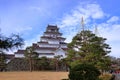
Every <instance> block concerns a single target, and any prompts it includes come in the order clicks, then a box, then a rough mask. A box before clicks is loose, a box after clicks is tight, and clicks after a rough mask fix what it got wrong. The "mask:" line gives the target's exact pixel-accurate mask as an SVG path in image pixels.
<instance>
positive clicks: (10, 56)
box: [5, 54, 15, 59]
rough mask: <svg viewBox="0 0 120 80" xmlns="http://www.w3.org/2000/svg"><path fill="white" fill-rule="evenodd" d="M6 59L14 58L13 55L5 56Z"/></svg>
mask: <svg viewBox="0 0 120 80" xmlns="http://www.w3.org/2000/svg"><path fill="white" fill-rule="evenodd" d="M5 57H6V59H12V58H14V57H15V55H14V54H5Z"/></svg>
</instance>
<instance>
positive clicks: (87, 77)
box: [68, 63, 100, 80]
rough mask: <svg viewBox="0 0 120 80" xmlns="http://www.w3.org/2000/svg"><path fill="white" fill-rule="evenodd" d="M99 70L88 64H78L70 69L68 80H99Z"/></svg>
mask: <svg viewBox="0 0 120 80" xmlns="http://www.w3.org/2000/svg"><path fill="white" fill-rule="evenodd" d="M99 75H100V72H99V70H98V69H97V68H96V67H94V66H93V65H90V64H84V63H83V64H78V65H76V66H74V67H71V68H70V72H69V75H68V76H69V79H70V80H97V79H98V78H99Z"/></svg>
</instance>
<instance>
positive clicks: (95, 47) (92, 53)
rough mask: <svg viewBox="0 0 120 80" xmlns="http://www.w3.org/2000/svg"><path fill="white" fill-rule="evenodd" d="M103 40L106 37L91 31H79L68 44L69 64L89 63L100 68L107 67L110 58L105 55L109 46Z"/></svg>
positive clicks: (108, 51) (108, 50)
mask: <svg viewBox="0 0 120 80" xmlns="http://www.w3.org/2000/svg"><path fill="white" fill-rule="evenodd" d="M105 41H106V38H103V37H98V36H96V35H95V34H93V33H92V32H91V31H87V30H85V31H81V32H80V33H79V34H77V35H76V36H75V37H74V38H73V39H72V42H71V43H69V44H68V48H69V50H68V57H67V60H68V61H69V64H70V65H73V64H78V63H89V64H92V65H95V66H96V67H98V68H99V69H102V70H104V69H106V68H107V69H108V68H109V65H110V59H109V57H108V56H107V55H108V53H110V49H111V48H110V47H109V45H108V44H106V43H105Z"/></svg>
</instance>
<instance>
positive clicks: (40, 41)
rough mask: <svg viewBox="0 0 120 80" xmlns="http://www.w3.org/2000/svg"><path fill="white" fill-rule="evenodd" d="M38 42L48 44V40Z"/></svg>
mask: <svg viewBox="0 0 120 80" xmlns="http://www.w3.org/2000/svg"><path fill="white" fill-rule="evenodd" d="M38 43H43V44H48V42H43V41H40V42H38Z"/></svg>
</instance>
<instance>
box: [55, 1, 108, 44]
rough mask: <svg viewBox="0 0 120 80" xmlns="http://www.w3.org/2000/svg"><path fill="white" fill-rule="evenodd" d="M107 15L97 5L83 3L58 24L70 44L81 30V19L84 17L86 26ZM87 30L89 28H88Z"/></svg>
mask: <svg viewBox="0 0 120 80" xmlns="http://www.w3.org/2000/svg"><path fill="white" fill-rule="evenodd" d="M104 16H106V14H105V13H104V12H103V11H102V9H101V7H100V6H99V5H98V4H96V3H81V4H80V5H78V6H77V7H76V8H74V9H73V10H72V11H71V12H70V13H69V14H65V15H64V16H63V18H62V19H61V21H59V22H57V24H58V26H59V27H60V28H61V29H62V30H63V32H64V33H65V34H66V35H64V36H65V37H67V40H66V42H70V41H71V39H72V37H73V36H75V34H76V33H77V32H79V31H80V30H81V27H80V26H81V25H80V24H81V18H82V17H84V20H85V25H88V23H90V22H91V19H101V18H104ZM86 28H87V27H86Z"/></svg>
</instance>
